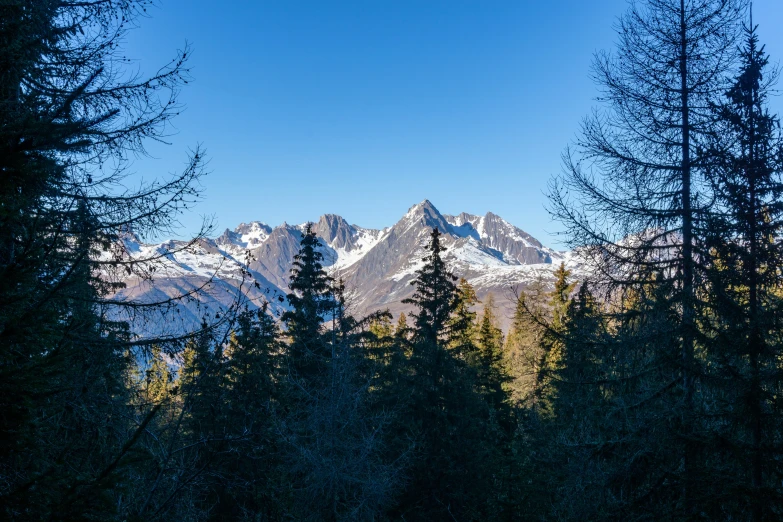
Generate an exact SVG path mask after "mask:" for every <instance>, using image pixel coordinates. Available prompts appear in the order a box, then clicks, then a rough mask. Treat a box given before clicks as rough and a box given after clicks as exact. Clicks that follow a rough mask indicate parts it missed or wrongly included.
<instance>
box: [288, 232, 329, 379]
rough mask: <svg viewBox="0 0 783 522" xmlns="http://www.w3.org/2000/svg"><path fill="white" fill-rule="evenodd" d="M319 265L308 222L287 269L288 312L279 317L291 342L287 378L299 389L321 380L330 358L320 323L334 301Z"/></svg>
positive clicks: (319, 260)
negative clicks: (296, 251)
mask: <svg viewBox="0 0 783 522" xmlns="http://www.w3.org/2000/svg"><path fill="white" fill-rule="evenodd" d="M322 262H323V254H322V253H321V251H320V249H319V243H318V238H317V236H316V234H315V232H314V231H313V228H312V225H311V224H309V223H308V224H307V226H306V228H305V231H304V234H303V235H302V240H301V242H300V248H299V252H298V253H297V254H296V256H294V263H293V268H292V269H291V282H290V285H289V287H290V288H291V293H289V294H288V303H289V305H290V306H291V309H290V310H288V311H286V312H285V313H284V314H283V315H282V317H281V319H282V320H283V322H284V323H285V324H286V327H287V333H288V336H289V337H290V339H291V342H290V344H289V346H288V350H287V352H288V356H287V364H288V371H289V373H290V374H289V378H290V379H293V380H294V381H297V382H298V383H299V384H298V385H299V386H304V385H307V384H311V383H314V382H315V381H317V380H318V379H321V378H324V374H325V371H326V366H327V365H328V361H329V359H330V358H331V348H330V347H329V345H328V344H327V342H326V339H325V337H324V332H323V323H324V320H325V318H326V317H327V314H328V313H330V312H333V311H334V310H335V302H334V298H333V296H332V279H331V278H330V277H329V276H328V275H327V274H326V272H325V271H324V268H323V264H322Z"/></svg>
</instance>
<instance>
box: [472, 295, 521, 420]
mask: <svg viewBox="0 0 783 522" xmlns="http://www.w3.org/2000/svg"><path fill="white" fill-rule="evenodd" d="M494 308H495V300H494V297H493V296H492V294H489V295H488V296H487V299H486V302H485V303H484V311H483V313H482V315H481V323H480V327H479V330H478V348H479V350H478V351H479V364H478V365H477V366H476V385H477V388H478V390H479V391H480V393H481V394H482V395H483V396H484V398H485V400H486V401H487V403H488V404H489V406H490V408H491V409H492V411H493V412H494V413H495V415H496V416H497V417H498V422H499V423H500V424H501V426H502V427H503V429H504V430H505V431H506V433H510V432H511V430H512V428H513V425H512V418H511V409H510V407H509V404H508V395H507V393H506V389H505V387H506V385H507V383H508V382H509V380H510V377H509V375H508V372H507V370H506V366H505V358H504V356H503V344H504V340H503V330H501V329H500V327H499V326H498V324H497V319H496V317H495V312H494Z"/></svg>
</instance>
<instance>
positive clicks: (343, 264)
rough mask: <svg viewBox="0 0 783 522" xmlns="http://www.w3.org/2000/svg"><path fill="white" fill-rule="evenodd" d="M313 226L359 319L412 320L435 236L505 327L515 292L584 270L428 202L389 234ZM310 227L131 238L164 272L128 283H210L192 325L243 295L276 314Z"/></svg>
mask: <svg viewBox="0 0 783 522" xmlns="http://www.w3.org/2000/svg"><path fill="white" fill-rule="evenodd" d="M313 224H314V230H315V232H316V233H317V234H318V237H319V238H320V241H321V245H322V249H323V250H322V251H323V254H324V259H325V263H324V264H325V265H326V266H327V270H328V271H329V272H330V273H331V275H333V276H334V277H340V278H342V279H343V280H344V281H345V284H346V287H347V288H348V290H349V293H348V297H349V305H350V306H351V307H352V309H353V311H354V313H357V314H361V313H366V312H370V311H374V310H378V309H386V308H388V309H389V310H390V311H391V312H392V313H394V314H395V315H396V314H398V313H399V312H401V311H408V309H409V308H408V306H406V305H403V304H402V300H403V299H405V298H406V297H409V296H410V295H411V294H412V293H413V287H412V286H411V284H410V282H411V281H412V280H413V278H414V277H415V272H416V270H418V269H419V268H420V267H421V266H422V264H423V257H424V247H425V246H426V244H427V242H428V241H429V236H430V233H431V231H432V229H433V228H434V227H437V228H438V229H439V230H440V231H441V232H442V234H443V244H444V246H445V247H446V252H445V255H444V258H445V260H446V262H447V264H448V266H449V267H450V268H451V269H452V270H453V272H454V273H455V274H456V275H458V276H460V277H464V278H466V279H467V280H468V281H469V282H470V283H471V284H472V285H473V286H474V287H475V288H476V292H477V294H478V296H479V299H482V298H484V297H485V296H486V295H487V294H489V293H493V294H494V295H495V298H496V303H497V304H498V306H499V307H500V309H501V310H500V315H501V317H503V318H504V319H506V320H507V319H508V318H510V316H511V312H512V309H513V304H514V303H513V299H512V295H513V292H512V291H513V290H514V289H519V288H520V287H524V286H526V285H528V284H530V283H532V282H534V281H536V280H537V279H540V280H543V281H544V282H545V283H551V282H552V280H553V276H552V272H553V270H554V269H555V268H556V267H557V266H558V265H559V264H560V263H561V262H565V263H566V265H567V266H568V267H569V268H571V269H574V270H576V271H579V269H580V266H579V263H578V261H577V260H576V257H575V256H573V255H571V253H569V252H558V251H555V250H552V249H550V248H547V247H545V246H543V245H542V244H541V243H540V242H539V241H538V240H536V239H535V238H533V237H532V236H530V235H529V234H527V233H526V232H524V231H523V230H521V229H519V228H517V227H515V226H514V225H512V224H510V223H509V222H507V221H505V220H504V219H502V218H501V217H500V216H497V215H495V214H493V213H491V212H489V213H487V214H486V215H484V216H474V215H471V214H466V213H462V214H459V215H458V216H450V215H443V214H441V213H440V212H439V211H438V210H437V209H436V208H435V207H434V206H433V205H432V203H430V202H429V201H427V200H425V201H422V202H421V203H419V204H417V205H414V206H413V207H411V208H410V209H409V210H408V212H407V213H406V214H405V215H404V216H403V217H402V218H401V219H400V220H399V221H398V222H397V223H396V224H394V225H393V226H391V227H388V228H384V229H383V230H374V229H367V228H362V227H359V226H357V225H351V224H349V223H348V222H347V221H345V219H343V218H342V217H340V216H337V215H333V214H327V215H324V216H321V217H320V219H319V220H318V221H317V222H314V223H313ZM304 228H305V225H304V224H302V225H289V224H287V223H283V224H282V225H279V226H276V227H271V226H269V225H267V224H265V223H262V222H259V221H252V222H249V223H242V224H241V225H239V226H238V227H236V228H235V229H234V230H228V229H227V230H226V231H225V232H224V233H223V234H222V235H221V236H220V237H218V238H216V239H207V240H204V241H201V242H200V243H199V244H197V245H195V246H194V247H193V248H189V249H186V250H181V251H178V250H179V248H178V247H182V245H183V244H182V243H180V242H177V241H167V242H164V243H161V244H158V245H148V244H141V243H136V244H131V243H132V241H130V240H128V239H126V251H127V252H128V253H129V255H133V256H139V257H143V256H145V255H146V256H149V255H150V254H155V255H159V256H160V258H161V260H162V261H163V263H162V264H163V265H164V268H163V269H158V270H157V271H156V273H155V275H154V277H153V281H152V283H150V282H143V281H140V280H136V279H133V278H131V279H129V280H128V281H127V283H128V290H127V291H126V293H128V294H132V295H134V296H135V297H141V298H143V299H145V300H152V299H155V298H160V297H162V296H164V295H176V292H178V291H179V292H181V291H191V290H193V289H195V288H197V287H199V286H200V285H203V284H204V282H206V281H207V280H209V278H213V282H212V283H211V285H210V288H209V290H208V292H207V293H206V297H202V298H199V299H198V300H196V301H195V302H194V303H190V304H188V303H185V304H183V305H181V306H184V307H185V308H187V310H185V311H181V312H180V315H183V314H184V316H186V317H187V318H188V321H190V322H192V321H196V320H198V318H199V314H201V313H204V311H205V310H212V311H213V312H214V311H215V309H219V308H220V307H221V306H225V304H226V303H227V302H230V301H231V300H232V299H233V298H234V297H235V296H237V295H239V294H240V293H241V294H242V295H243V296H245V297H246V298H247V299H248V301H249V302H250V303H251V306H252V305H258V304H260V302H261V301H262V300H266V301H268V302H269V303H270V304H271V306H272V309H273V311H278V312H279V311H281V310H282V309H283V308H284V307H285V306H286V304H285V300H284V299H282V296H284V295H285V294H286V293H287V288H288V279H289V274H290V268H291V262H292V260H293V257H294V255H295V254H296V252H297V251H298V248H299V241H300V240H301V238H302V233H303V231H304ZM156 296H157V297H156ZM506 322H507V321H506Z"/></svg>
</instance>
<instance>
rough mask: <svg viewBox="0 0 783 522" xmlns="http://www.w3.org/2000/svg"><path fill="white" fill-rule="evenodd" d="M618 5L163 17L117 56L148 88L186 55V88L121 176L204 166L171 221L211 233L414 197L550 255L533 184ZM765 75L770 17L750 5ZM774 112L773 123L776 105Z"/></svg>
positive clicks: (248, 9) (555, 151) (560, 136)
mask: <svg viewBox="0 0 783 522" xmlns="http://www.w3.org/2000/svg"><path fill="white" fill-rule="evenodd" d="M626 6H627V4H626V2H625V0H593V1H584V0H558V1H532V0H507V1H495V0H482V1H477V0H465V1H463V0H438V1H436V0H361V1H354V2H348V1H322V0H313V1H301V0H275V1H249V0H243V1H239V0H235V1H228V2H213V1H207V0H160V3H159V5H158V6H157V7H155V8H153V9H151V10H150V11H149V13H150V15H151V16H150V18H148V19H142V20H141V27H140V28H139V29H137V30H135V31H133V32H132V33H131V35H130V36H129V38H128V41H127V45H126V47H125V54H127V56H128V57H132V58H135V59H137V60H138V62H137V63H138V66H139V67H140V69H141V70H142V71H146V72H152V71H153V70H154V69H155V68H156V67H158V66H160V65H162V64H164V63H166V62H167V61H168V60H169V59H170V58H171V57H173V51H174V50H176V49H177V48H182V47H183V45H184V43H185V42H186V41H188V42H190V43H191V44H192V47H193V54H192V59H191V60H190V66H191V68H192V74H193V77H194V81H193V82H191V83H190V84H188V85H186V86H185V89H184V90H183V92H182V96H181V101H182V102H183V103H184V104H185V105H186V107H187V109H186V111H185V112H184V113H183V114H181V115H180V116H179V117H178V118H177V119H176V121H175V124H176V127H177V134H176V135H175V136H173V137H172V138H171V140H170V141H171V142H172V145H169V146H163V145H155V146H152V147H151V149H150V150H151V152H152V154H153V156H154V158H153V159H144V160H140V161H138V162H137V163H136V165H135V170H136V172H138V174H139V175H143V176H144V177H145V178H150V177H153V176H155V175H157V174H160V173H166V172H170V171H173V170H178V169H179V168H180V167H181V166H182V164H183V162H184V159H185V152H186V150H187V148H188V147H192V146H194V145H196V144H198V143H201V144H203V145H204V147H206V149H207V152H208V156H209V158H210V164H209V170H210V171H211V174H210V175H209V176H208V177H207V178H206V179H205V180H204V186H205V189H206V192H205V199H204V201H202V202H201V203H199V205H198V206H197V207H196V208H195V210H194V212H193V213H192V214H188V215H184V216H183V217H182V220H181V221H182V223H183V225H184V230H183V233H185V232H187V231H192V230H193V229H194V228H195V227H196V225H197V223H198V222H199V216H200V215H214V216H216V217H217V220H218V224H219V227H220V228H221V229H222V228H226V227H230V228H233V227H234V226H236V225H237V224H238V223H240V222H242V221H251V220H261V221H265V222H267V223H269V224H272V225H276V224H279V223H282V222H283V221H288V222H289V223H301V222H304V221H307V220H314V219H317V218H318V216H320V215H321V214H323V213H327V212H329V213H336V214H341V215H342V216H344V217H345V218H346V219H347V220H348V221H350V222H352V223H356V224H358V225H362V226H365V227H376V228H380V227H383V226H387V225H391V224H393V223H394V222H395V221H396V220H397V219H399V218H400V217H401V216H402V215H403V214H404V213H405V211H406V210H407V209H408V207H410V206H411V205H413V204H415V203H417V202H419V201H421V200H423V199H425V198H427V199H430V200H431V201H432V202H433V203H434V204H435V206H436V207H438V209H440V210H441V212H444V213H458V212H461V211H466V212H470V213H474V214H483V213H485V212H487V211H490V210H491V211H493V212H495V213H497V214H499V215H501V216H503V217H504V218H506V219H507V220H509V221H511V222H512V223H514V224H516V225H517V226H520V227H521V228H523V229H525V230H527V231H528V232H529V233H531V234H532V235H533V236H535V237H537V238H539V239H540V240H541V241H542V242H544V243H545V244H548V245H551V246H554V247H557V246H558V244H557V241H556V239H555V238H553V237H551V236H549V235H548V233H550V232H553V231H556V230H558V229H559V226H558V224H557V223H553V222H551V221H550V219H549V216H548V214H547V213H546V211H545V209H544V204H545V196H544V193H545V191H546V184H547V180H548V179H549V177H550V176H551V175H552V174H555V173H557V172H558V171H559V170H560V153H561V152H562V150H563V148H564V147H565V145H566V144H567V143H568V142H569V141H570V140H571V139H572V138H573V137H574V135H575V132H576V131H577V130H578V125H579V122H580V120H581V118H582V117H583V116H584V115H585V114H587V113H588V111H589V110H590V107H591V106H592V105H594V97H595V96H596V88H595V86H594V85H593V83H592V82H591V81H590V79H589V78H588V73H589V67H590V63H591V58H592V54H593V52H594V51H596V50H598V49H611V48H612V44H613V42H614V40H615V33H614V30H613V26H614V23H615V21H616V18H617V16H618V15H620V14H621V13H622V12H623V11H624V10H625V8H626ZM754 12H755V19H756V21H757V22H759V23H760V27H759V32H760V34H761V38H762V40H763V42H764V43H766V44H767V50H768V51H769V52H770V54H771V55H772V59H773V61H776V62H777V61H780V59H781V57H783V34H782V32H781V30H780V27H781V23H783V2H782V1H781V0H756V2H755V10H754ZM774 108H775V109H777V110H780V108H783V103H781V100H775V101H774Z"/></svg>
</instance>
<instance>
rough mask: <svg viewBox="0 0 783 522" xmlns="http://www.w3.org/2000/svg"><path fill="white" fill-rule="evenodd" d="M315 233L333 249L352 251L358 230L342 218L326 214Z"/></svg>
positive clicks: (320, 220)
mask: <svg viewBox="0 0 783 522" xmlns="http://www.w3.org/2000/svg"><path fill="white" fill-rule="evenodd" d="M315 233H316V234H318V237H320V238H322V239H323V240H324V242H325V243H326V244H327V245H329V246H331V247H332V248H343V249H346V250H351V249H352V247H353V246H354V242H355V236H356V228H355V227H352V226H351V225H349V224H348V222H347V221H346V220H344V219H343V218H342V217H340V216H336V215H334V214H325V215H323V216H321V219H319V220H318V223H317V224H316V226H315Z"/></svg>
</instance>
